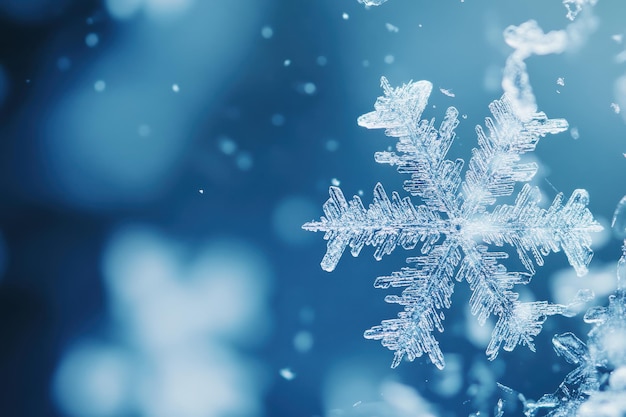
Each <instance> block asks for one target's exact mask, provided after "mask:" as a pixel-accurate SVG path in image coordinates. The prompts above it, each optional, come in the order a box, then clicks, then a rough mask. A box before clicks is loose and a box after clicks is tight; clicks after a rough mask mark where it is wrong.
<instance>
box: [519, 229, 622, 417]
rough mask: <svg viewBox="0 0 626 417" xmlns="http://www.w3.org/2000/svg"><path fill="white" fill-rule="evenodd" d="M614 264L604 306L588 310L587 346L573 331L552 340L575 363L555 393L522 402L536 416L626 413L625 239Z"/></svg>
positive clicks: (609, 416) (594, 416)
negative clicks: (612, 285)
mask: <svg viewBox="0 0 626 417" xmlns="http://www.w3.org/2000/svg"><path fill="white" fill-rule="evenodd" d="M622 252H623V253H622V257H621V258H620V260H619V262H618V264H617V281H618V284H617V290H616V291H615V293H614V294H613V295H611V296H610V297H609V305H608V307H592V308H590V309H589V310H587V313H586V314H585V322H587V323H590V324H593V326H594V327H593V328H592V329H591V331H590V332H589V333H588V335H587V336H588V337H587V344H585V343H584V342H583V341H581V340H580V339H579V338H578V337H576V336H575V335H574V334H573V333H564V334H561V335H557V336H555V337H554V338H553V339H552V344H553V345H554V350H555V351H556V353H557V354H559V355H560V356H563V357H564V358H565V360H566V361H567V362H569V363H572V364H574V365H576V369H574V370H573V371H572V372H570V373H569V374H568V375H567V376H566V377H565V380H564V381H563V382H562V383H561V385H560V386H559V388H558V390H557V391H556V392H555V393H553V394H546V395H544V396H543V397H541V398H540V399H539V400H538V401H536V402H535V401H524V407H525V414H526V416H528V417H534V416H536V415H537V414H538V412H539V411H540V410H541V409H548V410H550V412H549V413H548V414H547V416H550V417H568V416H574V415H575V416H580V417H604V416H606V417H612V416H624V415H626V291H624V288H623V285H624V282H625V281H626V241H625V242H624V246H623V247H622Z"/></svg>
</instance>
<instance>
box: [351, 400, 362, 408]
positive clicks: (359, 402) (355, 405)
mask: <svg viewBox="0 0 626 417" xmlns="http://www.w3.org/2000/svg"><path fill="white" fill-rule="evenodd" d="M361 402H362V401H357V402H355V403H354V404H352V407H358V406H360V405H361Z"/></svg>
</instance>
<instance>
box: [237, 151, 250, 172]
mask: <svg viewBox="0 0 626 417" xmlns="http://www.w3.org/2000/svg"><path fill="white" fill-rule="evenodd" d="M235 162H236V164H237V168H239V169H240V170H242V171H250V169H251V168H252V155H250V154H249V153H248V152H240V153H239V155H237V158H236V160H235Z"/></svg>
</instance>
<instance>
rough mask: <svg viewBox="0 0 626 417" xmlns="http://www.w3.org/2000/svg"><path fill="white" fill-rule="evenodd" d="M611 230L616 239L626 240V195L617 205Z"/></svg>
mask: <svg viewBox="0 0 626 417" xmlns="http://www.w3.org/2000/svg"><path fill="white" fill-rule="evenodd" d="M625 156H626V155H625ZM611 228H612V229H613V233H614V234H615V237H617V238H618V239H626V195H625V196H624V197H622V199H621V200H620V201H619V203H617V207H616V208H615V212H614V213H613V220H612V221H611Z"/></svg>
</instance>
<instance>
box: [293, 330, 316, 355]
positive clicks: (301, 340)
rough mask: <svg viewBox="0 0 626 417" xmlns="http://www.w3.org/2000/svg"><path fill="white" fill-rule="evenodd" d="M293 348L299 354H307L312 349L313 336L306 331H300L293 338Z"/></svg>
mask: <svg viewBox="0 0 626 417" xmlns="http://www.w3.org/2000/svg"><path fill="white" fill-rule="evenodd" d="M293 347H294V349H295V350H296V351H298V352H300V353H307V352H308V351H310V350H311V349H312V348H313V335H312V334H311V332H308V331H306V330H300V331H299V332H298V333H296V335H295V336H294V337H293Z"/></svg>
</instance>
